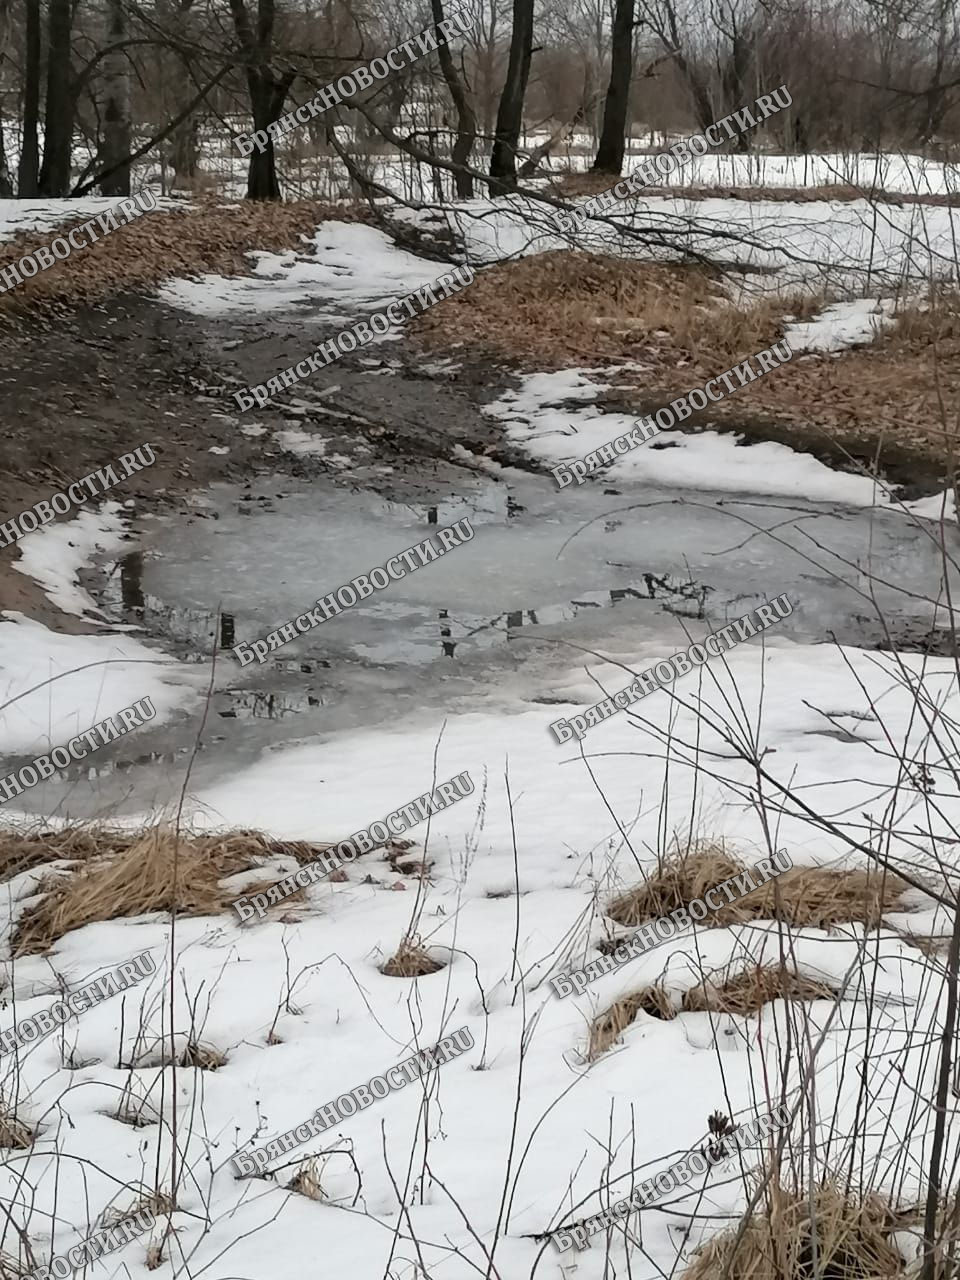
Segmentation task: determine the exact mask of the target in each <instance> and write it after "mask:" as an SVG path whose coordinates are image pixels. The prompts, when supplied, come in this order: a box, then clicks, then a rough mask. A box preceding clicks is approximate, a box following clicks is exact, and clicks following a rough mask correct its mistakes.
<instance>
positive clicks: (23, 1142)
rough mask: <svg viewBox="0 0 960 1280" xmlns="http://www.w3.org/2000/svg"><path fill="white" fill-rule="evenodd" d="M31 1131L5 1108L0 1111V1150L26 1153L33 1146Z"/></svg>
mask: <svg viewBox="0 0 960 1280" xmlns="http://www.w3.org/2000/svg"><path fill="white" fill-rule="evenodd" d="M33 1137H34V1135H33V1130H32V1129H31V1128H30V1126H29V1125H28V1124H26V1123H25V1122H24V1121H23V1120H20V1119H18V1117H17V1116H16V1115H15V1114H14V1113H13V1112H12V1111H7V1110H6V1109H5V1108H4V1109H3V1110H0V1149H3V1148H6V1149H7V1150H10V1151H27V1150H28V1149H29V1148H30V1147H32V1146H33Z"/></svg>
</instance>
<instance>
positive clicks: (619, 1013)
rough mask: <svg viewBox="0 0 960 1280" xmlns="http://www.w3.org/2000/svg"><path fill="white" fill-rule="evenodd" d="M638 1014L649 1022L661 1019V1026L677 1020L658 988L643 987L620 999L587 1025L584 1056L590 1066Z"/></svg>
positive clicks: (662, 990)
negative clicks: (644, 1014)
mask: <svg viewBox="0 0 960 1280" xmlns="http://www.w3.org/2000/svg"><path fill="white" fill-rule="evenodd" d="M641 1010H642V1011H643V1012H644V1013H648V1014H649V1015H650V1017H651V1018H661V1019H662V1020H663V1021H664V1022H670V1021H672V1019H674V1018H675V1017H676V1016H677V1010H676V1009H675V1008H674V1006H673V1002H672V1001H671V999H670V997H669V996H668V995H667V993H666V991H665V990H664V989H663V987H661V986H656V985H654V986H651V987H644V988H643V990H642V991H636V992H634V994H633V995H631V996H624V998H623V999H622V1000H617V1001H616V1002H615V1003H614V1004H612V1005H611V1006H610V1008H609V1009H607V1010H606V1011H605V1012H604V1013H601V1014H599V1015H598V1016H597V1017H596V1018H594V1020H593V1022H592V1023H591V1024H590V1038H589V1041H588V1043H587V1056H588V1057H589V1058H590V1060H591V1062H592V1061H593V1060H594V1059H595V1058H599V1057H600V1055H601V1054H602V1053H606V1051H607V1050H608V1049H609V1048H610V1046H611V1045H612V1044H615V1043H616V1042H617V1040H619V1039H620V1036H621V1035H622V1034H623V1032H624V1030H625V1029H626V1028H627V1027H629V1026H630V1024H631V1022H633V1021H634V1019H635V1018H636V1016H637V1014H638V1013H640V1011H641Z"/></svg>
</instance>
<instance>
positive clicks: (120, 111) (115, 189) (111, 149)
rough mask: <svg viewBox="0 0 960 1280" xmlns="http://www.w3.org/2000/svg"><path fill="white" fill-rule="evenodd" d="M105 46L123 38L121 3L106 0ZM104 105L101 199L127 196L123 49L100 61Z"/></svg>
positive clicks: (127, 78) (126, 86) (127, 124)
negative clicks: (104, 170)
mask: <svg viewBox="0 0 960 1280" xmlns="http://www.w3.org/2000/svg"><path fill="white" fill-rule="evenodd" d="M106 26H107V44H108V45H111V44H117V43H119V42H120V41H122V40H126V38H127V18H126V10H125V9H124V0H107V23H106ZM103 82H104V104H103V147H102V149H101V160H102V162H103V165H104V167H105V168H107V169H109V170H111V171H112V172H111V173H110V176H109V177H108V178H104V180H103V182H101V184H100V193H101V195H105V196H128V195H129V194H130V136H131V130H130V70H129V63H128V61H127V51H126V50H125V49H114V50H113V52H111V53H109V54H107V56H106V57H105V58H104V60H103Z"/></svg>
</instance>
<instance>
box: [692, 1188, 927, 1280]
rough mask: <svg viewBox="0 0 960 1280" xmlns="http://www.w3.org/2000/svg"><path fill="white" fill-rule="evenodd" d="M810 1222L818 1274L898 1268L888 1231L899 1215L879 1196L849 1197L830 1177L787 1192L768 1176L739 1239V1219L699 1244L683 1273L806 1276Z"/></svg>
mask: <svg viewBox="0 0 960 1280" xmlns="http://www.w3.org/2000/svg"><path fill="white" fill-rule="evenodd" d="M811 1201H812V1204H811ZM811 1211H812V1212H811ZM812 1222H815V1224H816V1249H817V1264H818V1265H817V1275H818V1276H821V1277H823V1278H824V1280H878V1278H879V1277H892V1276H896V1275H902V1274H904V1272H905V1265H904V1260H903V1258H902V1257H901V1256H900V1253H899V1252H898V1250H897V1249H896V1248H895V1247H894V1245H893V1243H892V1241H891V1239H890V1236H891V1234H892V1232H893V1231H894V1230H896V1229H897V1227H899V1226H902V1225H903V1215H901V1214H897V1213H894V1212H893V1211H892V1210H891V1208H890V1205H889V1204H888V1202H887V1201H886V1200H885V1199H883V1198H882V1197H881V1196H878V1195H875V1194H873V1193H869V1194H867V1195H865V1196H859V1197H854V1196H852V1195H850V1194H849V1193H846V1192H844V1191H843V1190H841V1189H840V1187H839V1186H837V1185H836V1184H835V1183H833V1182H829V1183H826V1184H825V1185H822V1186H819V1187H815V1188H814V1189H813V1191H812V1193H811V1191H810V1190H808V1189H807V1188H802V1189H800V1190H798V1191H795V1192H791V1191H787V1190H785V1189H784V1187H783V1186H782V1185H780V1184H779V1183H777V1182H775V1181H773V1180H772V1179H771V1181H770V1184H769V1185H768V1188H767V1193H766V1203H765V1204H764V1207H763V1210H762V1212H760V1213H757V1214H756V1215H755V1216H753V1217H752V1218H751V1219H750V1221H749V1223H748V1225H747V1227H746V1229H745V1230H744V1232H743V1235H742V1237H741V1239H740V1241H739V1244H738V1243H737V1234H738V1232H739V1230H740V1224H738V1225H737V1226H736V1227H731V1228H730V1229H729V1230H728V1231H725V1232H723V1233H722V1234H721V1235H718V1236H716V1237H714V1238H713V1239H712V1240H710V1241H709V1242H708V1243H707V1244H706V1245H703V1246H702V1247H701V1248H700V1249H699V1250H698V1251H697V1253H696V1256H695V1258H694V1261H693V1262H692V1264H691V1265H690V1267H688V1269H687V1270H686V1272H685V1273H684V1278H683V1280H716V1277H717V1276H720V1275H726V1276H727V1277H728V1280H810V1277H811V1276H812V1275H813V1259H814V1255H813V1242H812V1238H811V1237H812V1230H811V1224H812ZM728 1268H729V1270H728Z"/></svg>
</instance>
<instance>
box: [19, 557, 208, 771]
mask: <svg viewBox="0 0 960 1280" xmlns="http://www.w3.org/2000/svg"><path fill="white" fill-rule="evenodd" d="M31 536H36V535H31ZM3 617H4V618H5V619H6V620H7V621H5V622H3V623H0V695H2V698H3V701H2V704H0V751H2V752H5V753H8V754H9V753H13V752H17V753H21V754H24V755H28V754H37V753H38V752H41V751H47V750H49V748H50V747H51V746H59V745H62V744H64V743H65V742H66V741H67V740H68V739H69V738H71V737H73V736H74V735H75V734H77V733H79V732H82V731H84V730H86V729H89V728H91V727H92V726H93V725H94V724H96V723H97V722H98V721H100V720H103V719H104V718H105V717H106V716H109V715H113V714H114V713H115V712H117V711H119V710H120V709H121V708H122V707H129V706H132V705H133V703H135V702H137V701H138V700H139V699H140V698H145V697H151V698H152V699H153V702H154V706H155V707H156V709H157V721H156V722H157V723H159V722H160V721H162V720H163V719H166V718H169V716H170V715H171V714H172V713H173V711H174V710H175V709H176V708H178V707H182V706H185V705H187V704H195V703H196V701H197V696H198V691H199V690H201V689H202V688H203V687H204V679H205V678H204V676H203V673H202V672H200V671H198V670H197V668H195V667H194V668H190V667H187V666H184V665H182V664H180V663H178V662H175V661H174V660H173V659H172V658H169V657H167V656H166V655H165V654H163V653H160V652H158V651H157V650H156V649H151V648H148V647H147V646H146V645H145V644H143V643H142V642H141V641H139V640H136V639H134V638H133V637H132V636H128V635H124V636H119V635H106V634H98V635H89V636H68V635H61V634H60V633H58V632H56V631H51V630H49V629H48V628H47V627H44V626H43V625H41V624H40V623H39V622H33V621H31V620H30V619H29V618H27V617H25V616H24V615H23V614H19V613H15V612H13V611H11V610H7V611H4V614H3Z"/></svg>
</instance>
